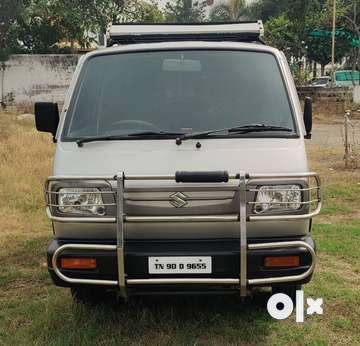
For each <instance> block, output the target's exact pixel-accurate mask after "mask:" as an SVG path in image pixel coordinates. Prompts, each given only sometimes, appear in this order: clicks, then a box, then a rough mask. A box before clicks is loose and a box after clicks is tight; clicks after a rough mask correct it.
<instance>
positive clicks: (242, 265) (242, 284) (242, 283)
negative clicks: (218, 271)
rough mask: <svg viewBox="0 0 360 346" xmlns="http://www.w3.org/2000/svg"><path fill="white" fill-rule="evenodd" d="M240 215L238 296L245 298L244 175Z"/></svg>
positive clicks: (241, 188) (240, 194)
mask: <svg viewBox="0 0 360 346" xmlns="http://www.w3.org/2000/svg"><path fill="white" fill-rule="evenodd" d="M239 209H240V210H239V215H240V296H241V297H246V285H247V234H246V174H245V172H243V171H242V172H240V174H239Z"/></svg>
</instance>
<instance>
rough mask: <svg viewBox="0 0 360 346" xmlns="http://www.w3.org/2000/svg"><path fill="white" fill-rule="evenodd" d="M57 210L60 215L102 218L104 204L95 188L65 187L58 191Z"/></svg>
mask: <svg viewBox="0 0 360 346" xmlns="http://www.w3.org/2000/svg"><path fill="white" fill-rule="evenodd" d="M58 205H59V206H58V209H59V211H60V212H61V213H66V214H79V215H84V214H85V215H98V216H104V215H105V213H106V210H105V206H104V202H103V199H102V196H101V193H100V190H99V189H97V188H91V187H78V188H77V187H65V188H61V189H59V191H58Z"/></svg>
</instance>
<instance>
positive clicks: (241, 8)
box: [210, 0, 246, 22]
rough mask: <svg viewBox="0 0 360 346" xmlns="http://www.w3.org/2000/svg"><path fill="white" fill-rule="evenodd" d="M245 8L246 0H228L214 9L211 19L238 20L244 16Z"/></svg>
mask: <svg viewBox="0 0 360 346" xmlns="http://www.w3.org/2000/svg"><path fill="white" fill-rule="evenodd" d="M245 9H246V5H245V0H227V2H224V3H221V4H219V5H217V6H215V7H214V8H213V9H212V11H211V12H210V19H211V20H212V21H215V22H220V21H237V20H240V19H242V17H244V14H245Z"/></svg>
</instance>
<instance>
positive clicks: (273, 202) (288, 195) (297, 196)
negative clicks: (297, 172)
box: [254, 185, 302, 214]
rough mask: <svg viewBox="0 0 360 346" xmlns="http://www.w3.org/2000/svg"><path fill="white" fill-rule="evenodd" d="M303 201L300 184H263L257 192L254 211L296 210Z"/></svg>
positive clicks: (262, 212)
mask: <svg viewBox="0 0 360 346" xmlns="http://www.w3.org/2000/svg"><path fill="white" fill-rule="evenodd" d="M301 201H302V197H301V188H300V186H299V185H269V186H262V187H260V189H259V191H258V193H257V198H256V203H255V205H254V213H255V214H264V213H271V212H273V213H274V212H275V213H276V212H284V211H296V210H298V209H300V208H301V206H302V204H301Z"/></svg>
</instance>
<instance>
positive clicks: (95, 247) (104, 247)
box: [52, 244, 118, 286]
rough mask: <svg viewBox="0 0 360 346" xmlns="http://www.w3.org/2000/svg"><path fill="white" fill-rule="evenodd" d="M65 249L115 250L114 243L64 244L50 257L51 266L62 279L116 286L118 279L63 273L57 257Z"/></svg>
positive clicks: (69, 281) (71, 281)
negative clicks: (80, 277)
mask: <svg viewBox="0 0 360 346" xmlns="http://www.w3.org/2000/svg"><path fill="white" fill-rule="evenodd" d="M65 250H101V251H116V245H89V244H65V245H62V246H60V247H59V248H58V249H56V251H55V252H54V255H53V258H52V267H53V270H54V272H55V273H56V275H57V276H58V277H59V278H60V279H61V280H63V281H65V282H68V283H71V284H86V285H103V286H117V285H118V281H114V280H95V279H75V278H69V277H68V276H66V275H64V274H63V273H62V272H61V271H60V269H59V267H58V258H59V256H60V254H61V253H62V252H64V251H65Z"/></svg>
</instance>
